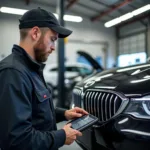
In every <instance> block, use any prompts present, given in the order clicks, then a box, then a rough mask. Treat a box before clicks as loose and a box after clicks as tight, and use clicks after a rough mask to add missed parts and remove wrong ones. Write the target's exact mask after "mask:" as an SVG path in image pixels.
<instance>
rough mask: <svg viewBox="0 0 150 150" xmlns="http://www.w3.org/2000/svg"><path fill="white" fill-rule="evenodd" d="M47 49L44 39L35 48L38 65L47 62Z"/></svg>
mask: <svg viewBox="0 0 150 150" xmlns="http://www.w3.org/2000/svg"><path fill="white" fill-rule="evenodd" d="M45 49H46V47H45V45H44V43H43V39H40V40H39V41H38V43H37V44H36V45H35V46H34V53H35V60H36V61H37V62H38V63H42V62H45V61H46V60H47V57H46V54H45V52H44V50H45Z"/></svg>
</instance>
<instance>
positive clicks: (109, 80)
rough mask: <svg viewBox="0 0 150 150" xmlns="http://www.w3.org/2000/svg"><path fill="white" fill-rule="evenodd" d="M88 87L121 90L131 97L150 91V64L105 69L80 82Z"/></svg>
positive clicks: (81, 85)
mask: <svg viewBox="0 0 150 150" xmlns="http://www.w3.org/2000/svg"><path fill="white" fill-rule="evenodd" d="M76 86H78V87H82V88H83V90H86V89H93V88H94V89H105V90H114V91H117V92H121V93H123V94H124V95H126V96H128V97H130V96H132V97H133V95H134V96H142V95H144V94H148V93H150V64H148V63H145V64H141V65H136V66H131V67H125V68H115V69H111V70H105V71H102V72H100V73H95V74H92V75H91V76H89V77H87V78H85V79H84V80H82V82H79V83H78V84H77V85H76Z"/></svg>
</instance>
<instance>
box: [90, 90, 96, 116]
mask: <svg viewBox="0 0 150 150" xmlns="http://www.w3.org/2000/svg"><path fill="white" fill-rule="evenodd" d="M94 95H95V92H93V94H92V96H91V107H90V108H91V109H90V112H91V113H92V114H93V113H94V111H93V106H94Z"/></svg>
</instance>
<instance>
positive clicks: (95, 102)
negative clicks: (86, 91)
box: [93, 92, 98, 116]
mask: <svg viewBox="0 0 150 150" xmlns="http://www.w3.org/2000/svg"><path fill="white" fill-rule="evenodd" d="M97 96H98V92H96V94H95V97H94V108H93V111H94V112H93V114H94V116H96V107H97V106H96V105H97V101H96V100H97V99H96V97H97Z"/></svg>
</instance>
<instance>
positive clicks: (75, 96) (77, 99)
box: [73, 89, 82, 107]
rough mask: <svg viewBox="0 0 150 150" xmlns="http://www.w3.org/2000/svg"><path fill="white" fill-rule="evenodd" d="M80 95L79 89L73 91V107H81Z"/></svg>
mask: <svg viewBox="0 0 150 150" xmlns="http://www.w3.org/2000/svg"><path fill="white" fill-rule="evenodd" d="M81 93H82V91H81V90H80V89H74V90H73V101H74V104H75V106H78V107H81Z"/></svg>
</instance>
